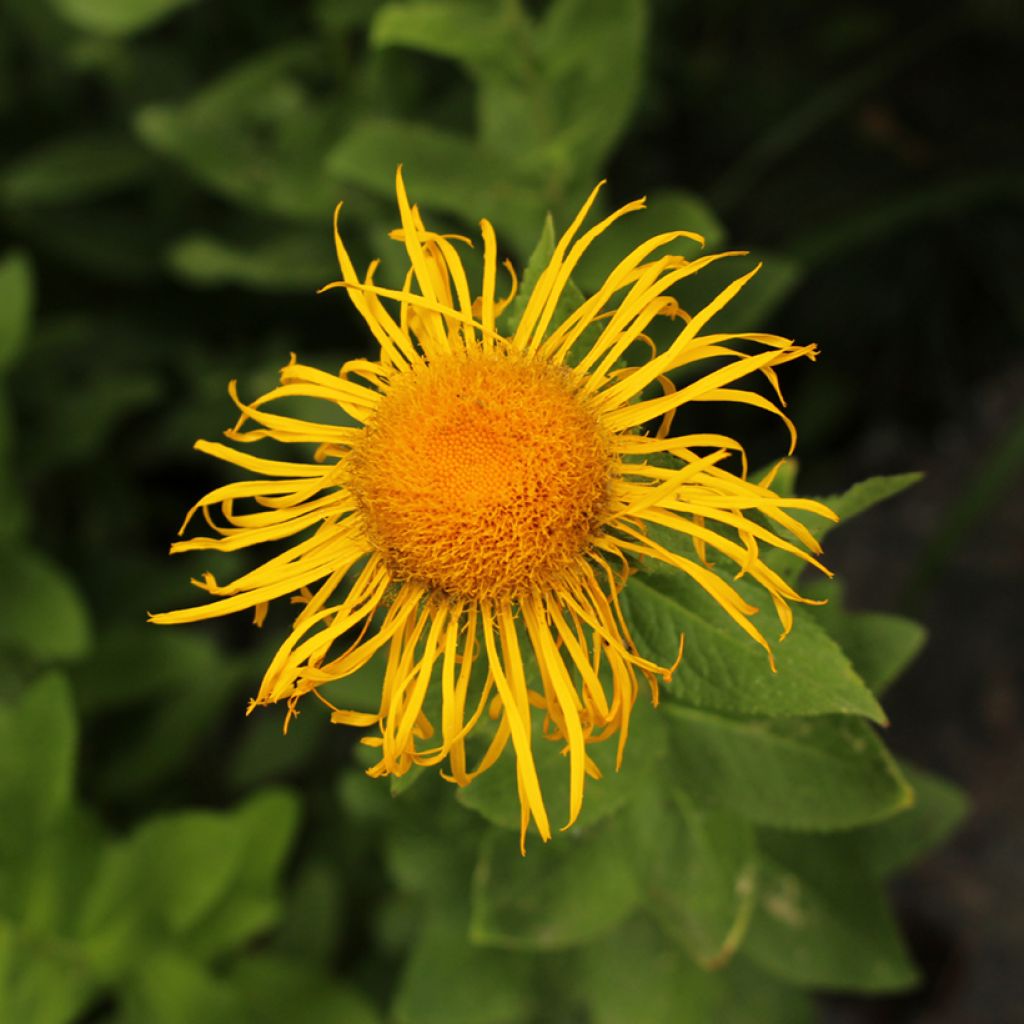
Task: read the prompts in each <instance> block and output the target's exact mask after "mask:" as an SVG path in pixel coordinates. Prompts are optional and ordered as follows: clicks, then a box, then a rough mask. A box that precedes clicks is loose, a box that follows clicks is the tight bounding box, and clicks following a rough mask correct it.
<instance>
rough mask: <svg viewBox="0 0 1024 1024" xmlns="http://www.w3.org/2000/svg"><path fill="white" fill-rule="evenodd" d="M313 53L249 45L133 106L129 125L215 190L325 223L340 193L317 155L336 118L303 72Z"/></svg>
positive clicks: (311, 68) (333, 132) (336, 110)
mask: <svg viewBox="0 0 1024 1024" xmlns="http://www.w3.org/2000/svg"><path fill="white" fill-rule="evenodd" d="M318 60H319V51H317V50H316V48H315V47H313V46H311V45H309V44H293V45H290V46H282V47H280V48H278V49H274V50H271V51H269V52H267V53H263V54H259V55H257V56H256V57H253V58H251V59H250V60H248V61H245V62H244V63H242V64H240V65H238V66H236V67H234V68H232V69H231V70H230V71H228V72H227V73H226V74H225V75H223V76H222V77H221V78H219V79H217V80H216V81H214V82H212V83H210V84H208V85H207V86H205V87H204V88H203V89H202V90H201V91H200V92H198V93H196V94H194V95H193V96H191V97H190V98H189V99H188V100H187V101H186V102H185V103H182V104H179V105H170V104H154V105H150V106H146V107H143V108H142V109H141V110H140V111H139V112H138V114H136V116H135V122H134V123H135V130H136V132H137V134H138V135H139V137H140V138H141V139H142V141H143V142H145V143H146V145H148V146H149V147H150V148H152V149H153V150H155V151H156V152H158V153H161V154H163V155H164V156H166V157H168V158H170V159H172V160H174V161H177V162H178V163H180V164H182V165H183V166H184V167H185V168H186V169H187V170H188V171H189V172H190V173H191V174H192V175H193V176H195V177H196V178H197V179H198V180H199V181H201V182H202V183H203V184H204V185H206V186H207V187H208V188H210V189H212V190H213V191H214V192H216V193H218V194H219V195H222V196H225V197H227V198H228V199H230V200H232V201H233V202H236V203H239V204H243V205H245V206H249V207H254V208H256V209H258V210H260V211H268V212H270V213H273V214H276V215H279V216H283V217H287V218H290V219H294V220H298V221H309V222H311V223H314V224H319V225H324V226H325V228H326V225H327V223H328V220H329V217H330V213H331V210H332V209H333V208H334V206H335V204H336V203H337V201H338V199H339V198H340V195H339V190H338V187H337V182H336V181H334V180H332V178H331V176H330V175H329V174H327V173H325V171H324V168H323V166H322V165H323V158H324V155H325V153H326V151H327V149H328V147H329V146H330V144H331V143H332V141H333V140H334V139H335V138H336V137H337V133H338V129H339V124H340V123H341V124H343V123H344V122H343V120H341V115H342V111H341V109H340V104H339V103H337V102H335V103H333V104H332V103H331V102H325V101H324V100H323V99H322V97H320V96H314V90H313V86H312V85H311V84H309V82H308V78H309V77H310V76H311V75H312V74H313V73H315V72H316V71H317V70H318V67H319V65H318ZM393 173H394V169H393V168H392V174H393Z"/></svg>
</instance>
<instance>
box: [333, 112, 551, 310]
mask: <svg viewBox="0 0 1024 1024" xmlns="http://www.w3.org/2000/svg"><path fill="white" fill-rule="evenodd" d="M399 164H401V165H402V174H403V179H404V181H405V185H406V188H407V189H408V192H409V198H410V201H411V202H413V203H419V204H421V205H422V206H423V207H424V208H425V209H427V210H428V211H432V212H434V213H439V212H443V213H449V214H454V215H455V216H457V217H458V218H459V219H460V220H462V221H463V222H464V223H466V224H473V225H475V222H476V221H478V220H479V219H481V218H484V217H486V218H487V219H488V220H490V221H492V222H493V224H494V226H495V228H496V230H497V231H498V233H499V236H501V237H502V238H503V239H507V240H508V242H509V243H511V244H512V245H513V246H514V247H515V248H516V249H517V250H518V251H520V252H524V251H526V250H527V249H528V248H529V246H530V244H531V242H532V241H533V238H534V234H533V233H534V231H535V230H536V225H537V222H538V221H539V220H540V219H541V217H542V216H543V214H544V210H545V207H546V204H545V202H544V198H543V196H542V195H541V194H540V193H539V190H538V188H537V186H536V184H535V183H533V182H530V181H524V180H519V179H518V178H517V177H514V176H510V174H509V168H508V167H507V166H506V164H505V163H504V162H503V161H502V160H501V159H499V158H498V157H496V156H495V155H494V154H492V153H490V152H489V151H486V150H483V149H481V147H480V146H478V145H477V143H476V142H475V141H473V140H472V139H470V138H468V137H467V136H465V135H463V134H458V133H456V132H452V131H448V130H446V129H441V128H435V127H433V126H430V125H427V124H423V123H421V122H416V121H400V120H397V119H393V118H380V117H372V118H363V119H361V120H359V121H357V122H356V123H355V124H353V125H352V127H351V128H350V129H349V130H348V132H346V133H345V134H344V135H343V136H342V138H341V139H340V140H339V141H338V143H337V144H336V145H335V146H334V147H333V148H332V149H331V151H330V153H329V154H328V156H327V161H326V165H325V166H326V167H327V169H328V171H329V172H330V173H331V174H332V175H335V176H336V177H337V178H338V179H340V181H342V182H344V183H346V184H352V185H359V186H361V187H362V188H365V189H367V190H368V191H370V192H372V193H373V194H375V195H377V196H380V197H381V198H382V199H384V200H385V201H386V202H387V203H388V205H389V207H392V205H393V203H394V196H395V169H396V168H397V167H398V165H399ZM396 219H397V218H396ZM428 224H429V219H428ZM500 289H501V285H500V283H499V291H500Z"/></svg>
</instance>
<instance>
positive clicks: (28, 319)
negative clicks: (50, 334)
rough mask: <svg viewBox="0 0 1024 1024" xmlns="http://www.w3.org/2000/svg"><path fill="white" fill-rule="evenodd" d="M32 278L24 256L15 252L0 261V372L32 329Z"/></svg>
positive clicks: (33, 290) (30, 269) (20, 347)
mask: <svg viewBox="0 0 1024 1024" xmlns="http://www.w3.org/2000/svg"><path fill="white" fill-rule="evenodd" d="M34 306H35V278H34V275H33V272H32V263H31V261H30V259H29V257H28V255H27V254H26V253H24V252H21V251H20V250H18V249H14V250H11V251H9V252H8V253H7V254H6V255H5V256H4V257H3V259H2V260H0V371H3V370H7V369H9V368H10V366H11V365H12V364H13V363H14V361H15V360H16V359H17V358H18V355H19V353H20V352H21V350H22V348H23V347H24V345H25V341H26V340H27V338H28V335H29V331H30V330H31V327H32V312H33V308H34Z"/></svg>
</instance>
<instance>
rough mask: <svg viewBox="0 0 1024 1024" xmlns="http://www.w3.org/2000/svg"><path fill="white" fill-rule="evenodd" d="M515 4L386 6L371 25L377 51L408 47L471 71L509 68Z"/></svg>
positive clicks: (433, 1) (430, 1)
mask: <svg viewBox="0 0 1024 1024" xmlns="http://www.w3.org/2000/svg"><path fill="white" fill-rule="evenodd" d="M515 13H516V5H515V4H509V3H499V4H489V3H488V4H482V3H479V2H474V0H455V2H452V0H415V2H413V3H386V4H384V5H383V6H381V7H380V9H379V10H378V11H377V13H376V14H375V15H374V18H373V21H372V22H371V24H370V42H371V43H372V44H373V45H374V46H380V47H383V46H405V47H409V48H410V49H414V50H422V51H423V52H424V53H430V54H433V55H434V56H436V57H449V58H452V59H453V60H458V61H461V62H462V63H464V64H466V65H467V66H469V67H476V66H478V65H490V64H493V63H498V64H502V63H507V62H508V61H509V59H510V50H511V48H510V47H509V45H508V41H509V28H510V21H511V22H513V23H514V20H515V18H514V15H515Z"/></svg>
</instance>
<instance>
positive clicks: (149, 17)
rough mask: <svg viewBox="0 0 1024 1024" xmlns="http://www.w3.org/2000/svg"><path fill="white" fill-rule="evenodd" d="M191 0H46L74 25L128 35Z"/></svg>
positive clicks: (98, 32) (189, 2) (149, 26)
mask: <svg viewBox="0 0 1024 1024" xmlns="http://www.w3.org/2000/svg"><path fill="white" fill-rule="evenodd" d="M193 2H194V0H50V3H51V5H52V6H53V7H54V8H55V9H56V10H57V12H58V13H59V14H60V15H61V16H62V17H64V18H65V19H66V20H67V21H68V22H69V23H70V24H72V25H74V26H75V28H79V29H82V30H83V31H85V32H95V33H96V34H97V35H103V36H129V35H133V34H134V33H136V32H141V31H144V30H145V29H148V28H153V27H154V26H155V25H157V24H158V23H159V22H161V21H163V20H164V19H166V18H168V17H169V16H170V15H171V14H173V13H174V12H175V11H178V10H181V9H182V8H184V7H187V6H189V5H190V4H192V3H193Z"/></svg>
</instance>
